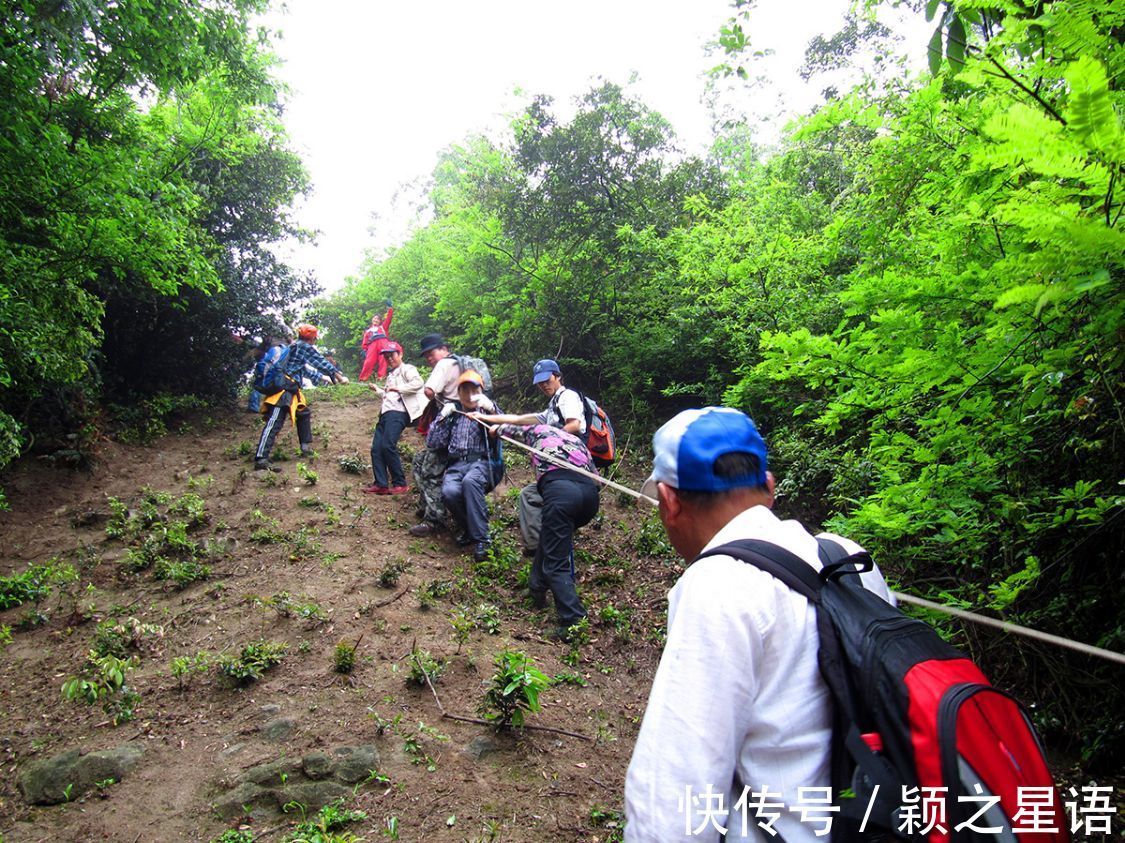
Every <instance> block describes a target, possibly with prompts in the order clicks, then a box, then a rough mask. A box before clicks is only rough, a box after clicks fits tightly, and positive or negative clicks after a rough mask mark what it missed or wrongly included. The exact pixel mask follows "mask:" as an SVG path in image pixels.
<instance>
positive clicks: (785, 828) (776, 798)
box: [625, 407, 890, 843]
mask: <svg viewBox="0 0 1125 843" xmlns="http://www.w3.org/2000/svg"><path fill="white" fill-rule="evenodd" d="M653 449H654V452H655V460H654V470H653V473H652V476H651V477H650V478H649V479H648V481H647V482H646V483H645V486H644V489H643V492H644V493H645V494H646V495H649V496H650V497H652V498H655V499H656V500H657V501H658V505H659V511H660V520H661V522H662V523H663V524H664V529H665V531H666V532H667V534H668V538H669V540H670V541H671V543H672V546H673V547H674V548H675V549H676V552H677V553H679V554H680V555H681V556H683V558H684V559H685V560H686V561H687V562H688V563H690V564H689V566H688V568H687V570H686V571H685V572H684V574H683V575H682V576H681V577H680V579H679V580H678V581H677V583H676V584H675V586H674V587H673V588H672V590H671V592H670V593H669V595H668V638H667V643H666V644H665V646H664V652H663V654H662V655H661V658H660V666H659V667H658V668H657V671H656V676H655V678H654V680H653V685H652V691H651V693H650V695H649V700H648V707H647V708H646V710H645V715H644V721H643V722H642V724H641V731H640V734H639V735H638V737H637V743H636V746H635V748H634V750H633V758H632V761H631V762H630V764H629V771H628V773H627V775H626V780H625V813H626V818H627V823H626V826H625V840H626V841H628V843H669V841H676V840H691V841H693V843H698V841H709V842H710V843H714V841H717V840H719V839H720V835H721V834H723V833H725V834H726V837H725V839H726V840H728V841H730V840H776V839H784V840H785V841H786V843H794V841H813V840H818V839H827V838H825V837H823V836H822V835H824V833H825V832H824V829H825V827H826V825H827V824H830V823H831V820H832V817H833V815H834V807H833V805H832V804H831V788H830V787H829V785H830V770H829V760H830V759H829V755H830V748H831V734H832V723H831V718H832V708H831V700H830V696H829V691H828V687H827V686H826V685H825V683H824V681H823V680H822V679H821V676H820V672H819V669H818V666H817V650H818V646H819V641H818V637H817V628H816V610H815V608H814V607H813V606H811V605H810V604H809V602H808V601H807V600H806V599H805V598H804V597H802V596H801V595H799V594H797V593H796V592H795V591H792V590H790V588H789V587H788V586H786V585H785V584H784V583H782V582H781V581H780V580H777V579H775V578H774V577H772V576H771V575H769V574H767V573H766V572H764V571H762V570H760V569H758V568H756V567H754V566H753V565H750V564H748V563H746V562H742V561H740V560H738V559H735V558H733V557H730V556H724V555H718V556H710V557H707V558H705V559H700V560H698V561H693V560H695V559H696V557H698V556H699V554H700V553H702V552H703V551H705V550H709V549H711V548H715V547H718V546H719V545H722V544H726V543H728V542H731V541H735V540H738V539H758V540H761V541H767V542H771V543H773V544H775V545H778V546H780V547H782V548H784V549H785V550H788V551H790V552H791V553H794V554H796V555H797V556H799V557H801V558H802V559H804V560H805V561H806V562H808V564H809V565H810V566H811V567H813V568H814V569H816V570H819V569H820V567H821V563H820V560H819V558H818V552H817V542H816V537H815V536H813V535H812V534H810V533H809V532H807V531H806V530H805V528H804V527H802V526H801V525H800V524H799V523H798V522H796V521H782V520H780V519H779V518H778V517H777V516H776V515H774V514H773V512H772V511H771V508H772V506H773V502H774V480H773V476H772V475H771V474H770V473H769V472H768V471H767V461H766V444H765V442H764V441H763V439H762V437H761V436H760V435H759V433H758V430H757V428H756V427H755V426H754V423H753V422H752V421H751V420H750V418H749V417H748V416H746V415H745V414H744V413H741V412H739V411H738V410H732V409H728V408H721V407H706V408H704V409H699V410H685V411H684V412H682V413H680V414H679V415H677V416H676V417H674V418H673V419H672V420H671V421H669V422H668V423H667V424H665V425H664V426H663V427H661V428H660V430H658V431H657V432H656V435H655V436H654V437H653ZM831 538H833V539H834V540H835V541H837V542H839V543H840V544H842V545H844V547H845V548H846V549H847V550H848V552H849V553H854V552H858V551H859V549H860V548H859V546H858V545H856V544H855V543H853V542H849V541H847V540H845V539H841V538H839V537H837V536H832V537H831ZM863 577H864V586H865V587H867V588H870V589H871V590H873V591H875V592H876V593H877V594H879V595H880V596H882V597H883V598H884V599H887V600H888V601H889V600H890V593H889V591H888V590H887V585H886V583H885V582H884V581H883V578H882V575H881V574H879V573H878V571H877V570H876V571H871V572H868V573H867V574H864V575H863ZM766 828H768V829H770V830H771V831H772V832H775V833H776V834H777V835H780V837H776V836H774V835H773V834H771V833H769V832H767V831H766V830H765V829H766ZM818 832H819V834H818Z"/></svg>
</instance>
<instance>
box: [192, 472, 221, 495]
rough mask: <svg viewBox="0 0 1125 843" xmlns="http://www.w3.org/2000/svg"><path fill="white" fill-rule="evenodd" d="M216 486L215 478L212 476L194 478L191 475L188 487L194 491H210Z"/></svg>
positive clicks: (205, 475)
mask: <svg viewBox="0 0 1125 843" xmlns="http://www.w3.org/2000/svg"><path fill="white" fill-rule="evenodd" d="M214 485H215V478H214V477H212V476H211V475H210V474H204V475H201V476H199V477H192V476H191V475H190V474H189V475H188V479H187V487H188V488H189V489H190V490H191V491H193V492H196V491H200V490H206V489H210V488H211V487H212V486H214Z"/></svg>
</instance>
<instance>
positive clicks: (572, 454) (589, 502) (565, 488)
mask: <svg viewBox="0 0 1125 843" xmlns="http://www.w3.org/2000/svg"><path fill="white" fill-rule="evenodd" d="M473 418H477V419H480V420H482V421H484V420H486V419H489V418H503V416H485V415H479V414H474V415H473ZM491 432H492V433H493V434H495V435H499V436H508V437H511V438H512V439H516V440H519V441H521V442H524V443H526V444H527V445H529V446H531V447H532V448H534V449H535V450H534V451H532V454H531V463H532V466H533V467H534V468H535V474H536V477H537V480H536V487H537V491H538V493H539V495H540V496H541V497H542V500H543V507H542V524H541V528H540V534H539V543H538V546H537V547H536V549H535V561H534V562H532V564H531V576H530V577H529V579H528V590H529V591H530V594H531V603H532V605H533V606H534V607H535V608H536V609H544V608H546V606H547V592H548V591H550V592H551V594H553V595H554V597H555V611H556V613H557V614H558V621H559V626H558V629H557V630H556V633H555V634H556V636H557V637H558V638H560V639H561V640H563V641H569V640H570V638H571V627H573V626H574V625H575V624H576V623H578V622H579V621H581V620H582V619H583V618H584V617H586V607H585V606H583V605H582V598H580V597H579V596H578V588H577V586H576V585H575V582H574V576H575V570H574V531H575V530H577V529H578V528H579V527H582V526H584V525H586V524H589V523H590V521H592V520H593V518H594V516H595V515H597V514H598V503H599V497H598V492H599V486H598V484H597V482H596V481H595V480H594V479H593V477H594V476H595V474H596V470H595V468H594V459H593V457H592V456H591V455H590V452H589V450H588V449H587V448H586V444H585V442H583V441H582V439H580V438H579V437H578V436H576V435H575V434H573V433H568V432H567V431H565V430H562V429H560V428H557V427H551V426H550V425H546V424H532V425H518V424H505V423H501V424H498V425H496V426H494V427H492V428H491ZM537 452H538V453H537ZM540 454H545V455H547V456H549V457H553V458H555V459H556V460H558V461H560V462H562V463H564V464H566V465H568V466H572V467H573V468H575V469H578V471H572V470H570V469H568V468H562V467H561V466H559V465H556V464H554V463H553V462H548V461H547V460H546V459H543V458H542V457H541V456H540Z"/></svg>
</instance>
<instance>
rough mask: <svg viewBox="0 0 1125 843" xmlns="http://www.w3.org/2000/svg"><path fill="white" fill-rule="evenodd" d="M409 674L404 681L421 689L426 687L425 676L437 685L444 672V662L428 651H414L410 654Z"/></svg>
mask: <svg viewBox="0 0 1125 843" xmlns="http://www.w3.org/2000/svg"><path fill="white" fill-rule="evenodd" d="M409 664H410V672H409V674H408V675H407V677H406V681H407V682H409V683H410V684H412V685H417V686H419V687H421V688H425V687H426V675H427V674H428V675H429V677H430V681H431V682H433V683H434V684H437V681H438V679H439V678H440V677H441V675H442V674H443V673H444V672H445V668H446V662H445V660H444V659H439V658H436V657H435V656H433V655H432V654H431V653H430V651H429V650H415V651H414V652H413V653H411V654H410V662H409Z"/></svg>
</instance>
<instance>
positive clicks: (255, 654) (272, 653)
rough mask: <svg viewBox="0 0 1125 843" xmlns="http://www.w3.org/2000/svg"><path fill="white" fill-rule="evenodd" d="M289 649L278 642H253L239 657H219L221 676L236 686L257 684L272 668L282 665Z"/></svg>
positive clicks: (260, 640) (244, 648)
mask: <svg viewBox="0 0 1125 843" xmlns="http://www.w3.org/2000/svg"><path fill="white" fill-rule="evenodd" d="M288 649H289V645H287V644H283V643H280V642H277V641H266V640H264V639H258V640H257V641H251V642H250V643H249V644H247V645H246V646H244V647H243V648H242V649H241V650H240V651H239V653H238V655H237V656H231V655H226V654H224V655H222V656H220V657H219V661H218V670H219V675H220V676H222V677H224V678H226V679H228V680H230V681H231V682H232V683H233V684H236V685H246V684H249V683H250V682H255V681H257V680H258V679H261V678H262V675H263V674H264V673H265V672H266V671H267V670H269V669H270V668H271V667H274V666H275V665H278V664H280V663H281V660H282V659H283V658H285V653H286V651H287V650H288Z"/></svg>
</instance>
